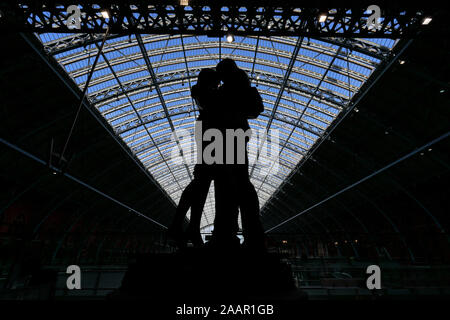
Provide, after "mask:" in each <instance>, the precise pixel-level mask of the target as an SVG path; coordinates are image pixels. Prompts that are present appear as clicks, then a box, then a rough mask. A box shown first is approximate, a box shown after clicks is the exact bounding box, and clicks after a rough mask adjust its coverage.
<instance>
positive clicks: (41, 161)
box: [0, 138, 167, 229]
mask: <svg viewBox="0 0 450 320" xmlns="http://www.w3.org/2000/svg"><path fill="white" fill-rule="evenodd" d="M0 142H1V143H3V144H4V145H6V146H8V147H10V148H11V149H14V150H16V151H18V152H20V153H21V154H23V155H25V156H27V157H28V158H30V159H32V160H34V161H36V162H39V163H40V164H42V165H44V166H47V163H46V162H45V161H44V160H42V159H39V158H38V157H36V156H35V155H32V154H31V153H29V152H27V151H25V150H23V149H21V148H20V147H18V146H16V145H14V144H12V143H10V142H8V141H6V140H4V139H2V138H0ZM50 168H51V169H52V170H54V171H56V172H59V173H61V174H63V175H64V176H66V177H67V178H69V179H70V180H72V181H75V182H76V183H78V184H80V185H82V186H84V187H86V188H88V189H90V190H92V191H94V192H95V193H98V194H99V195H101V196H103V197H105V198H107V199H109V200H111V201H113V202H115V203H117V204H118V205H120V206H122V207H124V208H125V209H128V211H130V212H133V213H134V214H136V215H138V216H140V217H142V218H144V219H147V220H148V221H151V222H153V223H155V224H157V225H158V226H160V227H161V228H163V229H167V227H166V226H165V225H162V224H161V223H159V222H158V221H156V220H153V219H152V218H150V217H148V216H146V215H145V214H143V213H141V212H139V211H137V210H135V209H133V208H131V207H130V206H127V205H126V204H124V203H122V202H120V201H119V200H117V199H114V198H113V197H111V196H109V195H107V194H106V193H104V192H102V191H100V190H98V189H96V188H94V187H93V186H91V185H89V184H87V183H85V182H83V181H81V180H80V179H78V178H75V177H74V176H72V175H70V174H68V173H66V172H62V171H61V170H60V169H58V168H56V167H54V166H50Z"/></svg>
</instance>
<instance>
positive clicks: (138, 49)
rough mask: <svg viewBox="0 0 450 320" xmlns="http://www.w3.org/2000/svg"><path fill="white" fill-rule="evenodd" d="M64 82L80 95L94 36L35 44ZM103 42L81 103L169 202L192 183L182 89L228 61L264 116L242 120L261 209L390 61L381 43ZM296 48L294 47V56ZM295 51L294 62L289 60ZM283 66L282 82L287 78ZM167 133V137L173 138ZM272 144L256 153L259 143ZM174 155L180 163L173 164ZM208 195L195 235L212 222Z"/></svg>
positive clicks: (186, 95)
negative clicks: (274, 146) (242, 75)
mask: <svg viewBox="0 0 450 320" xmlns="http://www.w3.org/2000/svg"><path fill="white" fill-rule="evenodd" d="M38 37H39V39H40V41H41V42H42V45H43V47H44V50H45V52H47V53H48V54H49V55H51V56H53V57H54V58H55V59H56V60H57V61H58V63H59V64H60V65H61V66H62V67H63V68H64V69H65V71H66V72H67V73H68V75H69V76H70V77H71V78H72V79H73V81H74V82H75V83H76V84H77V85H78V86H79V87H80V88H83V87H84V84H85V81H86V79H87V76H88V72H89V69H90V65H91V64H92V61H93V57H95V55H96V53H97V50H98V47H97V45H96V44H97V42H99V41H101V39H102V37H101V36H100V35H95V34H89V35H86V34H85V35H83V34H74V35H62V34H54V33H44V34H40V35H38ZM139 37H140V35H130V36H118V35H112V36H110V37H109V38H108V39H107V41H106V44H105V47H104V50H103V54H102V56H101V58H100V59H99V61H98V64H97V66H96V69H95V71H94V74H93V77H92V80H91V82H90V85H89V89H88V93H87V99H88V101H89V102H90V103H91V105H92V106H94V107H95V108H97V109H98V111H99V112H100V113H101V114H102V116H103V117H104V118H105V120H106V121H107V122H108V123H109V125H110V126H111V127H112V129H113V130H114V132H115V133H116V135H117V136H118V137H119V138H120V139H121V140H123V142H124V143H125V144H127V146H128V148H129V149H130V150H131V152H132V153H133V154H134V155H135V156H136V158H137V159H139V161H140V162H141V163H142V165H143V166H144V167H145V168H146V169H147V170H148V172H149V173H150V174H151V175H152V176H153V177H154V178H155V180H156V181H158V183H159V184H160V185H161V186H162V188H164V190H165V191H166V192H167V194H168V195H169V196H170V197H171V198H172V199H173V200H174V201H175V202H178V201H179V198H180V196H181V193H182V191H183V190H184V188H185V187H186V186H187V184H188V183H189V182H190V181H191V175H192V171H193V167H194V164H195V160H196V156H195V153H191V151H194V150H195V143H194V139H193V132H194V123H195V119H196V116H197V108H196V106H195V105H194V104H193V100H192V99H191V97H190V85H191V82H194V83H195V82H196V78H197V75H198V73H199V72H200V71H201V70H202V69H203V68H206V67H214V66H215V65H216V64H217V63H218V62H219V61H220V59H221V58H224V57H232V58H234V59H235V60H236V61H237V64H238V65H239V66H240V67H241V68H242V69H244V70H245V71H246V72H247V73H248V75H249V77H250V78H251V81H252V85H253V86H257V88H258V90H259V92H260V94H261V96H262V98H263V102H264V105H265V110H264V112H263V113H262V114H261V115H260V116H259V117H258V118H257V119H255V120H251V121H250V125H251V128H252V131H253V133H254V134H253V136H252V139H251V141H250V144H249V156H250V158H251V159H255V158H256V156H257V154H259V158H258V162H256V163H255V166H254V170H253V172H252V176H251V179H252V182H253V183H254V185H255V187H256V189H257V190H258V195H259V200H260V205H261V206H263V205H264V204H265V203H266V202H267V200H268V199H270V197H271V196H272V195H273V193H274V192H275V191H276V190H278V189H279V187H280V185H282V184H283V183H284V181H285V180H286V177H288V176H289V175H290V174H291V172H292V170H294V169H295V167H296V166H297V164H298V163H299V162H300V161H301V160H302V159H303V158H304V157H306V155H307V154H308V152H309V151H310V149H311V148H312V147H313V146H314V144H315V143H316V141H318V139H321V138H322V137H323V135H324V134H325V132H326V130H327V128H329V127H330V126H331V125H332V124H333V123H334V121H335V119H336V118H337V117H338V116H339V114H340V113H341V112H343V111H345V110H347V108H348V106H349V105H350V102H351V101H352V98H353V97H354V96H355V95H356V94H357V93H358V92H359V90H360V89H361V87H362V86H363V84H364V83H365V82H366V81H367V80H368V79H369V78H370V77H371V75H372V74H373V72H374V71H375V70H376V68H377V66H378V65H379V64H380V63H382V62H386V61H388V60H390V59H392V58H393V53H392V49H393V48H394V46H395V45H396V41H394V40H390V39H373V40H368V39H341V38H339V39H336V38H326V39H320V40H319V39H314V38H304V39H302V41H298V38H293V37H271V38H267V37H262V36H260V37H251V36H250V37H239V36H236V37H235V41H234V42H233V43H227V42H222V41H221V40H219V38H217V37H216V38H213V37H207V36H196V35H190V36H186V35H185V36H183V37H182V38H181V36H180V35H175V36H171V35H143V36H142V38H140V40H139ZM296 46H298V47H297V48H296ZM294 52H295V54H294ZM288 66H289V70H290V71H289V74H286V70H287V69H288ZM174 132H175V133H176V137H174ZM265 132H269V133H271V134H272V135H271V136H270V135H269V137H270V139H269V141H271V142H273V143H278V145H279V146H280V149H279V150H278V151H277V152H275V153H270V154H268V153H264V152H262V153H260V152H259V149H258V148H259V147H261V139H259V140H258V137H259V138H262V134H263V133H265ZM180 149H181V150H183V158H182V159H181V158H180V157H178V155H179V154H180V152H179V151H180ZM214 211H215V208H214V197H213V194H212V187H211V189H210V193H209V196H208V199H207V203H206V206H205V215H204V217H203V218H202V227H206V226H209V225H211V224H212V223H213V221H214Z"/></svg>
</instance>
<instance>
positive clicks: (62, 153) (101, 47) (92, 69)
mask: <svg viewBox="0 0 450 320" xmlns="http://www.w3.org/2000/svg"><path fill="white" fill-rule="evenodd" d="M108 35H109V26H108V28H107V29H106V32H105V35H104V37H103V41H102V44H101V46H100V48H99V49H98V52H97V55H96V56H95V60H94V63H93V64H92V68H91V72H90V73H89V74H88V78H87V81H86V83H85V85H84V89H83V93H82V95H81V99H80V105H79V106H78V110H77V113H76V114H75V119H73V123H72V127H71V128H70V131H69V135H68V136H67V139H66V142H65V144H64V148H63V150H62V152H61V157H60V158H59V165H61V162H62V159H63V156H64V153H65V152H66V149H67V145H68V144H69V141H70V137H71V136H72V133H73V129H74V128H75V124H76V123H77V120H78V116H79V115H80V111H81V107H82V106H83V101H84V98H85V97H86V92H87V89H88V88H89V83H90V82H91V78H92V75H93V74H94V71H95V67H96V66H97V62H98V58H99V57H100V55H101V53H102V50H103V46H104V45H105V42H106V38H107V37H108Z"/></svg>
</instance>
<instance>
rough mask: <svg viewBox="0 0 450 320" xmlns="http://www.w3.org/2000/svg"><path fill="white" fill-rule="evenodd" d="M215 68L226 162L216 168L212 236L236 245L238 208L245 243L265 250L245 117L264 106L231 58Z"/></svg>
mask: <svg viewBox="0 0 450 320" xmlns="http://www.w3.org/2000/svg"><path fill="white" fill-rule="evenodd" d="M216 70H217V73H218V74H219V78H220V80H221V81H222V82H223V84H222V86H221V87H220V88H219V92H218V98H219V103H220V107H219V109H220V110H221V112H220V115H221V117H220V119H218V126H219V128H220V130H221V132H222V134H223V137H224V140H225V143H224V145H225V146H224V151H223V154H224V160H225V161H224V164H223V165H218V166H217V167H216V169H215V172H216V174H215V178H216V179H215V199H216V218H215V221H214V233H213V236H214V237H215V240H216V241H217V242H219V243H222V244H224V245H226V246H228V245H231V246H233V245H235V244H236V239H237V238H236V233H237V231H238V215H239V211H238V208H239V209H240V212H241V221H242V227H243V234H244V246H245V247H248V248H250V249H253V250H264V232H263V229H262V226H261V222H260V220H259V200H258V195H257V193H256V190H255V188H254V186H253V184H252V183H251V181H250V177H249V173H248V153H247V144H248V141H249V140H250V135H251V130H250V126H249V124H248V120H247V119H249V118H256V117H257V116H258V114H259V113H260V112H262V110H263V109H264V107H263V104H262V100H261V97H260V96H259V94H258V92H257V90H256V88H252V87H251V85H250V80H249V79H248V76H247V74H246V73H245V71H244V70H241V69H239V68H238V67H237V65H236V63H235V62H234V60H232V59H223V60H222V61H221V62H219V64H218V65H217V67H216ZM255 91H256V92H255ZM230 132H234V133H237V135H238V136H236V135H231V134H230ZM239 135H241V137H239ZM242 136H244V139H242Z"/></svg>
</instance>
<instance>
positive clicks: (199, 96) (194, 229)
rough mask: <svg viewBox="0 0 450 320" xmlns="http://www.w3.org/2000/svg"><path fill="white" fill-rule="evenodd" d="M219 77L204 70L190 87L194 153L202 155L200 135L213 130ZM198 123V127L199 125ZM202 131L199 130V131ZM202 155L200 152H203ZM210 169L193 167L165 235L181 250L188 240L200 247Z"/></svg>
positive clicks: (208, 70)
mask: <svg viewBox="0 0 450 320" xmlns="http://www.w3.org/2000/svg"><path fill="white" fill-rule="evenodd" d="M218 86H219V78H218V76H217V73H216V72H215V71H214V70H213V69H203V70H202V71H200V73H199V75H198V81H197V84H196V85H194V86H193V87H192V91H191V94H192V97H193V98H194V100H195V101H196V103H197V105H198V107H199V111H200V115H199V117H198V118H197V121H196V126H195V137H196V144H197V152H203V149H204V148H205V147H206V146H207V144H205V143H202V142H201V141H200V140H201V139H202V137H203V132H204V131H205V130H207V129H208V128H212V127H214V125H213V123H212V121H213V119H214V118H215V117H217V115H216V114H215V113H216V112H217V108H216V107H215V105H216V104H217V89H218ZM200 121H201V126H200V125H199V124H200ZM200 128H201V129H200ZM202 154H203V153H202ZM212 166H213V165H208V164H205V163H197V164H196V165H195V167H194V179H193V180H192V181H191V182H190V183H189V185H188V186H187V187H186V188H185V189H184V191H183V193H182V194H181V197H180V201H179V203H178V207H177V210H176V213H175V217H174V220H173V222H172V224H171V226H170V227H169V230H168V236H170V237H172V238H173V239H174V240H175V241H176V243H177V245H178V246H179V247H184V246H185V245H186V243H187V241H191V242H192V244H193V245H194V246H201V245H202V244H203V240H202V237H201V234H200V220H201V216H202V212H203V207H204V205H205V201H206V198H207V195H208V191H209V187H210V184H211V181H212V180H213V173H212ZM189 208H190V209H191V218H190V222H189V226H188V228H187V229H186V232H183V220H184V218H185V216H186V214H187V212H188V210H189Z"/></svg>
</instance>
